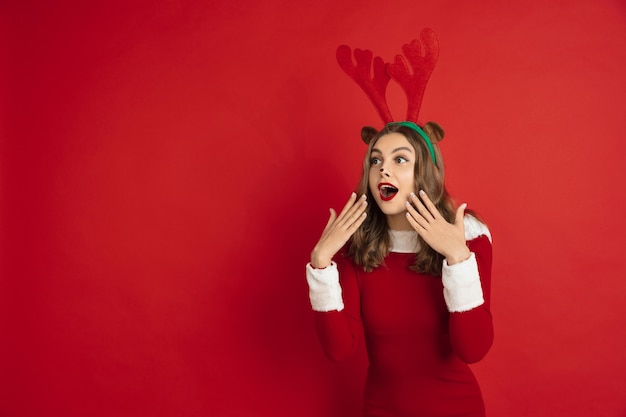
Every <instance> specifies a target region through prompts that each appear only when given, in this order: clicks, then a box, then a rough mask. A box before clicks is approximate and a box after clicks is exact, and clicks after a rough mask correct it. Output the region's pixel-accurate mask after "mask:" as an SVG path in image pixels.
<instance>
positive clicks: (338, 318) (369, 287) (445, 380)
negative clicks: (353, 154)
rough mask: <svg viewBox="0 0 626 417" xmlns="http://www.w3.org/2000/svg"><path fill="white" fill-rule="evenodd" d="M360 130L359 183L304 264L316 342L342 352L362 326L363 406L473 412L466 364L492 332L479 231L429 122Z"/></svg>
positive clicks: (425, 413)
mask: <svg viewBox="0 0 626 417" xmlns="http://www.w3.org/2000/svg"><path fill="white" fill-rule="evenodd" d="M364 132H365V136H369V137H364V140H365V141H366V142H367V141H369V147H368V150H367V153H366V156H365V160H364V163H363V174H362V176H361V181H360V184H359V186H358V190H357V192H356V193H352V195H351V197H350V198H349V200H348V202H347V204H346V205H345V207H344V208H343V210H342V211H341V212H340V213H339V215H337V214H336V212H335V211H334V210H333V209H331V210H330V212H331V214H330V218H329V220H328V223H327V225H326V227H325V229H324V231H323V233H322V236H321V237H320V239H319V241H318V242H317V244H316V245H315V247H314V249H313V251H312V252H311V262H310V263H309V264H307V266H306V277H307V282H308V284H309V296H310V301H311V305H312V307H313V310H314V311H315V317H316V328H317V332H318V336H319V339H320V341H321V344H322V346H323V349H324V351H325V353H326V354H327V355H328V357H330V358H331V359H332V360H335V361H339V360H342V359H344V358H346V357H348V356H349V355H351V354H352V353H353V352H354V351H355V349H356V346H357V343H358V342H359V341H360V340H361V335H364V340H365V344H366V349H367V353H368V359H369V368H368V373H367V380H366V386H365V396H364V401H365V403H364V409H365V415H366V416H368V417H374V416H376V417H392V416H393V417H399V416H402V417H409V416H420V417H452V416H464V417H482V416H484V415H485V410H484V405H483V400H482V395H481V392H480V388H479V386H478V383H477V381H476V379H475V378H474V375H473V373H472V371H471V370H470V368H469V366H468V364H471V363H473V362H476V361H479V360H480V359H482V358H483V356H484V355H485V354H486V353H487V351H488V350H489V348H490V346H491V343H492V339H493V326H492V318H491V313H490V309H489V301H490V300H489V295H490V281H491V236H490V233H489V230H488V228H487V227H486V226H485V225H484V224H483V223H482V222H480V221H479V220H478V219H477V218H476V217H475V216H472V215H471V214H469V213H467V214H466V213H465V208H466V205H465V204H462V205H460V206H458V207H456V206H455V203H454V202H453V200H452V199H451V197H450V196H449V195H448V193H447V191H446V188H445V186H444V178H443V177H444V175H443V161H442V158H441V154H440V152H439V149H438V146H437V142H438V141H439V140H441V139H442V138H443V130H442V129H441V128H440V127H439V126H438V125H437V124H435V123H427V124H426V125H425V126H424V127H423V128H422V127H420V126H418V125H417V124H415V123H413V122H392V123H388V124H387V125H386V126H385V127H384V129H383V130H382V131H380V132H378V133H377V132H375V131H374V130H373V129H370V130H367V129H364ZM363 332H364V333H363Z"/></svg>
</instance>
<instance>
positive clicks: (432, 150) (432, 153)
mask: <svg viewBox="0 0 626 417" xmlns="http://www.w3.org/2000/svg"><path fill="white" fill-rule="evenodd" d="M389 125H398V126H404V127H408V128H409V129H413V130H415V131H416V132H417V133H419V135H420V136H421V137H422V139H424V142H426V146H427V147H428V152H430V157H431V158H432V160H433V164H435V166H437V158H435V148H433V144H432V142H431V141H430V138H429V137H428V135H427V134H426V132H424V131H423V130H422V128H421V127H419V126H418V125H417V124H416V123H413V122H390V123H387V126H389Z"/></svg>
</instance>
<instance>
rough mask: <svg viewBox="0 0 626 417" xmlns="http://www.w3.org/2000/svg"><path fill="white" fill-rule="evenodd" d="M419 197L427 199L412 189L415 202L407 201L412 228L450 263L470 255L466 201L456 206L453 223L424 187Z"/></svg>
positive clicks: (408, 217) (457, 261) (411, 198)
mask: <svg viewBox="0 0 626 417" xmlns="http://www.w3.org/2000/svg"><path fill="white" fill-rule="evenodd" d="M420 197H421V199H422V200H423V201H424V202H423V203H422V200H420V199H419V198H418V197H417V196H416V195H415V194H413V193H411V196H410V197H409V199H410V202H411V203H413V205H411V204H410V203H409V202H408V201H407V203H406V207H407V213H406V217H407V219H408V220H409V223H411V226H413V229H415V230H416V231H417V233H418V234H419V235H420V236H421V237H422V238H423V239H424V241H425V242H426V243H427V244H428V246H430V247H431V248H433V249H434V250H435V251H437V252H439V253H440V254H441V255H443V256H444V257H445V258H446V260H447V261H448V265H453V264H455V263H459V262H462V261H464V260H466V259H468V258H469V256H470V250H469V248H468V247H467V245H466V244H465V226H464V225H463V216H464V214H465V207H467V204H461V205H460V206H459V208H458V209H457V210H456V216H455V220H454V224H452V223H448V221H447V220H446V219H444V218H443V216H442V215H441V213H439V210H437V207H435V205H434V204H433V202H432V201H430V198H428V196H427V195H426V193H425V192H424V191H420ZM413 206H415V207H413ZM415 208H417V210H416V209H415Z"/></svg>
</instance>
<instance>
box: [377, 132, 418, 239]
mask: <svg viewBox="0 0 626 417" xmlns="http://www.w3.org/2000/svg"><path fill="white" fill-rule="evenodd" d="M414 172H415V149H413V146H412V145H411V144H410V143H409V141H408V140H407V138H406V137H405V136H404V135H402V134H401V133H396V132H393V133H388V134H386V135H384V136H381V137H380V138H379V139H378V141H377V142H376V143H375V144H374V147H373V148H372V152H371V153H370V171H369V189H370V192H371V193H372V195H373V196H374V200H376V204H378V207H379V208H380V210H381V211H382V212H383V213H384V214H385V215H386V216H387V224H388V225H389V227H390V228H391V229H396V230H404V229H410V228H411V226H410V224H409V222H408V220H407V219H406V214H405V213H406V206H405V203H406V202H407V201H409V195H410V194H411V193H415V192H416V191H417V190H416V189H415V174H414Z"/></svg>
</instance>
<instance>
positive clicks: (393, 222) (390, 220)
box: [387, 213, 415, 231]
mask: <svg viewBox="0 0 626 417" xmlns="http://www.w3.org/2000/svg"><path fill="white" fill-rule="evenodd" d="M387 227H388V228H389V230H398V231H402V230H415V229H413V226H411V223H409V220H408V219H407V218H406V214H405V213H398V214H393V215H388V216H387Z"/></svg>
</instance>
